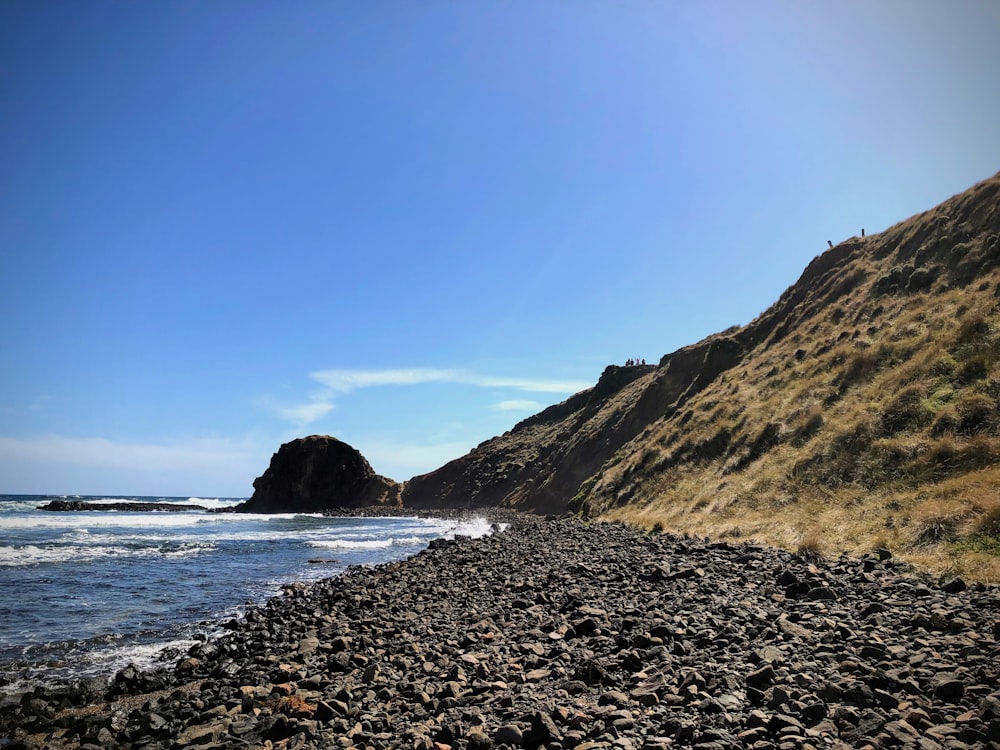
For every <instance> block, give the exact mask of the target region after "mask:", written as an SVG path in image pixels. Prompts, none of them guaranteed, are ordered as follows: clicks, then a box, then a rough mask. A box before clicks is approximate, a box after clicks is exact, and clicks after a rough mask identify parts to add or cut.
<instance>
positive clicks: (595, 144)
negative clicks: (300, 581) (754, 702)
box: [0, 0, 1000, 497]
mask: <svg viewBox="0 0 1000 750" xmlns="http://www.w3.org/2000/svg"><path fill="white" fill-rule="evenodd" d="M998 33H1000V4H998V3H997V2H995V0H963V2H961V3H953V2H950V1H948V0H940V1H936V2H930V1H928V0H880V2H877V3H872V2H869V0H836V1H834V0H829V1H827V0H817V1H816V2H808V3H805V2H799V1H798V0H789V1H788V2H785V1H783V0H762V1H761V2H757V3H747V2H744V1H743V0H698V1H697V2H695V1H694V0H690V1H682V0H662V1H660V2H656V1H654V0H620V1H618V2H608V1H605V0H601V1H597V0H574V1H573V2H569V1H568V0H532V1H531V2H522V1H514V0H510V1H506V2H505V1H502V0H496V1H490V0H484V1H483V2H475V3H469V2H462V1H460V0H451V1H447V0H427V1H426V2H419V3H416V2H411V1H410V0H397V1H386V2H380V1H377V0H373V1H372V2H365V3H335V2H325V1H324V2H319V1H310V0H302V1H301V2H295V3H287V2H279V1H278V0H255V2H235V1H234V0H217V1H216V2H211V3H190V2H176V1H174V0H170V1H169V2H167V1H165V0H149V2H142V3H116V2H99V1H98V0H71V1H67V2H60V1H57V0H43V1H42V2H38V1H37V0H5V2H3V3H0V493H35V494H104V495H159V496H168V495H180V496H194V497H220V496H221V497H245V496H248V495H249V494H250V493H251V492H252V482H253V479H254V478H255V477H257V476H259V475H260V474H262V473H263V471H264V470H265V469H266V468H267V464H268V461H269V460H270V457H271V455H272V453H274V451H276V450H277V449H278V447H279V446H280V445H281V444H282V443H283V442H286V441H288V440H291V439H294V438H296V437H300V436H304V435H310V434H329V435H334V436H336V437H338V438H340V439H341V440H344V441H346V442H348V443H350V444H351V445H353V446H354V447H356V448H357V449H359V450H360V451H361V452H362V453H363V454H364V455H365V457H366V458H367V459H368V460H369V461H370V462H371V464H372V466H373V467H374V469H375V470H376V471H377V472H379V473H381V474H384V475H387V476H389V477H392V478H393V479H396V480H405V479H408V478H410V477H411V476H414V475H416V474H422V473H425V472H428V471H431V470H433V469H435V468H437V467H439V466H441V465H443V464H444V463H446V462H447V461H449V460H451V459H454V458H457V457H459V456H461V455H463V454H465V453H466V452H468V451H469V450H470V449H471V448H473V447H475V446H476V445H477V444H479V443H480V442H482V441H484V440H487V439H489V438H490V437H492V436H494V435H498V434H502V433H503V432H504V431H506V430H508V429H510V428H511V427H513V426H514V425H515V424H516V423H517V422H518V421H520V420H521V419H524V418H525V417H527V416H530V415H531V414H534V413H536V412H538V411H540V410H541V409H542V408H544V407H546V406H548V405H550V404H553V403H558V402H560V401H562V400H564V399H565V398H567V397H568V396H569V395H571V394H572V393H574V392H577V391H579V390H582V389H584V388H587V387H589V386H591V385H593V384H594V383H595V382H596V381H597V379H598V377H599V376H600V373H601V371H602V370H603V369H604V368H605V367H606V366H607V365H608V364H623V363H624V362H625V360H626V359H628V358H630V357H638V358H645V359H646V360H647V361H649V362H656V361H658V360H659V359H660V357H661V356H663V355H664V354H667V353H669V352H672V351H674V350H676V349H678V348H680V347H682V346H685V345H687V344H691V343H695V342H696V341H698V340H700V339H701V338H703V337H705V336H707V335H709V334H711V333H714V332H717V331H721V330H723V329H725V328H728V327H730V326H732V325H739V324H745V323H747V322H749V321H751V320H752V319H753V318H755V317H756V316H757V315H758V314H759V313H760V312H762V311H763V310H765V309H766V308H767V307H768V306H769V305H770V304H771V303H773V302H774V301H775V300H777V298H778V297H779V295H780V294H781V292H782V291H783V290H784V289H785V288H787V287H788V286H789V285H791V284H792V283H794V282H795V280H796V279H797V278H798V276H799V275H800V274H801V272H802V270H803V269H804V268H805V266H806V265H807V264H808V263H809V261H810V260H811V259H812V258H813V257H815V256H816V255H817V254H818V253H820V252H822V251H823V250H824V249H826V247H827V240H832V241H833V242H834V243H836V242H838V241H840V240H843V239H846V238H848V237H850V236H852V235H855V234H859V233H860V230H861V229H862V228H865V229H866V230H867V232H868V233H873V232H877V231H880V230H882V229H886V228H888V227H889V226H891V225H893V224H895V223H897V222H898V221H901V220H903V219H905V218H907V217H909V216H911V215H913V214H915V213H918V212H920V211H923V210H926V209H929V208H932V207H933V206H935V205H936V204H938V203H940V202H941V201H943V200H945V199H947V198H948V197H950V196H951V195H953V194H955V193H958V192H961V191H963V190H965V189H966V188H968V187H971V186H972V185H973V184H975V183H976V182H978V181H980V180H983V179H985V178H987V177H989V176H991V175H993V174H995V173H996V172H997V171H998V170H1000V138H998V137H997V132H998V130H997V123H1000V96H997V78H996V76H997V71H1000V45H997V44H996V38H997V35H998Z"/></svg>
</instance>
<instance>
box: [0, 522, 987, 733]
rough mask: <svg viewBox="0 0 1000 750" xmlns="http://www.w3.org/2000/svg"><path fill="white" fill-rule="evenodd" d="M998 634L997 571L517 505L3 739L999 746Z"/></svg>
mask: <svg viewBox="0 0 1000 750" xmlns="http://www.w3.org/2000/svg"><path fill="white" fill-rule="evenodd" d="M998 636H1000V590H998V589H997V588H996V587H990V586H985V585H982V584H978V583H973V582H967V581H962V580H960V579H952V580H950V581H947V582H945V583H943V585H941V586H938V585H936V584H934V583H933V582H931V581H928V580H925V579H923V578H920V577H917V576H915V575H914V574H913V573H912V572H910V571H909V570H908V569H907V568H905V567H904V566H903V565H901V564H900V563H898V562H897V561H895V560H894V559H893V558H892V557H891V556H889V555H887V554H883V553H873V554H871V555H867V556H865V557H864V558H862V559H851V558H846V557H841V558H837V559H829V560H815V559H810V560H804V559H801V558H799V557H797V556H795V555H792V554H788V553H785V552H782V551H780V550H775V549H770V548H766V547H762V546H758V545H753V544H723V543H712V542H709V541H707V540H700V539H696V538H690V537H683V536H676V535H671V534H661V535H647V534H644V533H643V532H641V531H639V530H636V529H633V528H629V527H626V526H623V525H619V524H606V523H585V522H583V521H580V520H576V519H572V518H562V519H555V518H547V519H545V518H539V517H534V516H519V517H516V518H514V519H513V520H512V522H511V525H510V527H509V528H508V529H507V530H506V531H503V532H501V533H494V534H492V535H490V536H486V537H482V538H479V539H468V538H463V539H459V540H456V541H452V542H447V543H443V542H442V543H436V544H432V545H430V546H429V547H428V549H426V550H425V551H423V552H421V553H420V554H418V555H416V556H414V557H412V558H410V559H409V560H405V561H400V562H394V563H388V564H385V565H380V566H376V567H366V568H360V567H355V568H349V569H348V570H347V571H346V572H345V573H344V574H342V575H340V576H338V577H336V578H330V579H326V580H323V581H319V582H317V583H315V584H311V585H309V586H291V587H288V588H286V590H285V593H284V594H283V595H282V596H280V597H276V598H275V599H272V600H270V601H269V602H267V603H266V604H264V605H262V606H260V607H258V608H254V609H251V610H250V611H249V612H247V614H246V615H245V616H244V617H243V618H241V619H239V620H236V621H233V622H231V623H228V624H227V629H226V632H225V634H223V635H221V636H220V637H218V638H214V639H209V640H206V641H205V642H202V643H199V644H197V645H196V646H194V647H193V648H192V649H191V652H190V653H188V654H186V655H184V657H183V658H182V659H180V660H179V661H178V663H177V664H176V665H175V666H174V667H173V668H170V669H163V670H160V671H158V672H151V673H146V672H142V671H140V670H136V669H134V668H128V669H125V670H122V672H121V673H119V675H117V676H116V679H115V680H113V681H112V683H111V684H110V685H109V686H106V687H104V688H102V689H101V690H100V691H95V686H94V685H93V684H91V685H90V686H89V687H87V688H86V689H85V688H83V687H81V686H80V685H75V686H66V688H65V689H63V690H55V691H36V692H34V693H29V694H28V695H26V696H24V697H23V698H22V699H21V700H20V702H17V703H15V704H12V705H7V706H5V707H3V708H2V709H0V744H2V745H4V746H6V747H24V748H52V750H57V749H59V748H70V747H73V748H78V747H86V746H87V745H88V744H89V745H93V746H99V747H103V748H111V749H114V748H145V750H173V748H181V747H198V746H200V747H212V748H243V747H257V748H263V747H271V748H277V747H281V748H297V747H332V748H348V747H354V748H358V750H361V748H372V749H373V750H382V749H386V750H388V749H389V748H406V749H407V750H411V749H413V748H419V749H421V750H447V749H449V748H450V749H451V750H494V749H496V750H500V749H501V748H510V749H511V750H514V749H515V748H531V749H532V750H533V749H534V748H545V749H546V750H560V749H567V750H569V749H572V748H578V749H580V750H588V749H589V750H598V749H599V748H602V749H605V750H613V749H615V748H618V749H619V750H629V748H631V749H633V750H644V749H645V750H664V749H665V748H674V747H699V748H719V749H722V750H725V749H728V748H738V747H752V748H760V750H765V748H767V749H775V748H788V749H789V750H796V749H805V748H816V749H817V750H818V749H819V748H848V747H872V748H880V747H900V748H927V749H930V748H956V749H958V750H961V749H962V748H974V747H984V748H990V747H992V748H1000V691H998V689H997V685H998V684H1000V643H998V641H997V639H998ZM107 701H110V704H108V703H107ZM116 707H117V708H116ZM3 738H6V739H3Z"/></svg>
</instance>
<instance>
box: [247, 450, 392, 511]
mask: <svg viewBox="0 0 1000 750" xmlns="http://www.w3.org/2000/svg"><path fill="white" fill-rule="evenodd" d="M253 488H254V493H253V496H252V497H251V498H250V499H249V500H247V501H246V502H245V503H242V504H240V505H238V506H237V507H236V510H237V511H238V512H242V513H317V512H320V511H323V510H327V509H330V508H358V507H364V506H369V505H384V504H395V503H396V502H397V498H398V494H399V490H398V488H399V485H397V484H396V482H394V481H392V480H391V479H387V478H386V477H383V476H380V475H378V474H376V473H375V470H374V469H372V467H371V465H370V464H369V463H368V461H367V460H365V457H364V456H362V455H361V454H360V453H359V452H358V451H357V450H355V449H354V448H352V447H351V446H349V445H348V444H347V443H344V442H342V441H340V440H337V439H336V438H332V437H329V436H328V435H310V436H309V437H304V438H299V439H297V440H292V441H291V442H289V443H285V444H284V445H282V446H281V448H279V449H278V452H277V453H275V454H274V455H273V456H272V457H271V465H270V466H268V468H267V471H265V472H264V473H263V474H262V475H261V476H259V477H257V479H255V480H254V483H253Z"/></svg>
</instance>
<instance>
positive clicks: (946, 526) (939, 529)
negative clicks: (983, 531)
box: [913, 516, 958, 547]
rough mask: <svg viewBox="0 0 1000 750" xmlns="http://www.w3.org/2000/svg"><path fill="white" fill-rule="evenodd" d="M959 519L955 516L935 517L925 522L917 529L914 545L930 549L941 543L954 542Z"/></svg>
mask: <svg viewBox="0 0 1000 750" xmlns="http://www.w3.org/2000/svg"><path fill="white" fill-rule="evenodd" d="M957 529H958V519H957V518H954V517H953V516H935V517H933V518H928V519H926V520H925V521H923V522H922V523H921V524H920V525H919V527H918V528H917V534H916V537H915V538H914V540H913V544H914V546H916V547H929V546H930V545H932V544H940V543H941V542H952V541H955V539H956V538H957Z"/></svg>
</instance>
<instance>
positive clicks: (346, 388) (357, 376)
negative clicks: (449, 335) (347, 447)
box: [309, 367, 591, 394]
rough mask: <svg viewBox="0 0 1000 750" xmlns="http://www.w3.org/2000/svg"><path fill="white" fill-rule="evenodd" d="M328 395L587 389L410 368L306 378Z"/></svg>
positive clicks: (568, 383) (569, 383) (560, 382)
mask: <svg viewBox="0 0 1000 750" xmlns="http://www.w3.org/2000/svg"><path fill="white" fill-rule="evenodd" d="M309 377H311V378H312V379H313V380H315V381H316V382H318V383H322V384H323V385H325V386H326V387H327V388H329V389H330V390H331V391H334V392H338V393H350V392H351V391H355V390H357V389H359V388H374V387H377V386H386V385H395V386H404V385H420V384H423V383H455V384H458V385H471V386H475V387H477V388H513V389H514V390H518V391H529V392H534V393H567V394H571V393H576V392H577V391H582V390H583V389H584V388H588V387H590V385H591V384H590V383H587V382H585V381H582V380H548V379H542V378H508V377H497V376H492V375H482V374H480V373H477V372H473V371H471V370H447V369H445V370H441V369H433V368H423V367H414V368H406V369H396V370H319V371H316V372H312V373H310V374H309Z"/></svg>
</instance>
